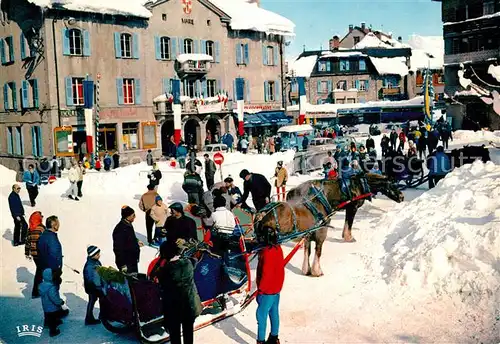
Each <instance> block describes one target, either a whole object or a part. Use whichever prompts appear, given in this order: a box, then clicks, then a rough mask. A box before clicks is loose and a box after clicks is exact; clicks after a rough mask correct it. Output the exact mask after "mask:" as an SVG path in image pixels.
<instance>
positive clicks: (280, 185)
mask: <svg viewBox="0 0 500 344" xmlns="http://www.w3.org/2000/svg"><path fill="white" fill-rule="evenodd" d="M329 153H330V152H329ZM330 154H331V153H330ZM274 176H275V177H276V181H275V186H276V194H277V195H278V201H279V200H280V199H281V200H282V201H285V200H286V182H287V181H288V171H287V170H286V168H284V167H283V161H278V166H277V167H276V169H275V170H274Z"/></svg>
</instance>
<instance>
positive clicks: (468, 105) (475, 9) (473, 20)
mask: <svg viewBox="0 0 500 344" xmlns="http://www.w3.org/2000/svg"><path fill="white" fill-rule="evenodd" d="M435 1H440V2H441V8H442V20H443V23H444V24H443V38H444V43H445V56H444V63H445V92H446V94H447V95H448V96H449V97H450V98H451V99H452V103H451V105H450V106H449V107H448V110H447V115H449V116H451V117H452V118H453V126H454V127H455V128H461V127H462V126H465V127H470V126H472V127H474V128H476V129H477V128H479V127H491V128H496V129H498V128H500V117H499V116H498V115H497V114H496V113H495V112H494V111H493V109H492V106H491V105H489V104H486V103H485V102H483V101H482V100H481V97H480V96H481V95H484V91H486V94H488V92H489V91H492V90H494V89H497V90H498V88H499V87H500V83H499V82H498V81H497V79H496V78H495V77H493V76H492V75H490V74H489V73H488V69H489V68H490V65H492V64H496V62H497V61H498V58H499V50H500V49H499V48H500V39H499V38H500V32H499V31H498V27H499V26H500V16H499V14H500V1H498V0H435ZM460 71H462V72H463V74H462V73H460V75H462V77H463V78H466V79H468V80H470V81H471V82H472V83H473V84H474V85H477V86H479V87H480V88H481V89H482V90H483V91H481V92H478V90H477V87H474V88H471V86H470V83H469V82H467V83H463V85H464V86H467V85H469V86H467V88H464V86H462V84H461V82H460V80H461V77H460V76H459V72H460Z"/></svg>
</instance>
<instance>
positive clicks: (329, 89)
mask: <svg viewBox="0 0 500 344" xmlns="http://www.w3.org/2000/svg"><path fill="white" fill-rule="evenodd" d="M331 91H332V81H331V80H328V92H331Z"/></svg>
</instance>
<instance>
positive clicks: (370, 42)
mask: <svg viewBox="0 0 500 344" xmlns="http://www.w3.org/2000/svg"><path fill="white" fill-rule="evenodd" d="M388 47H389V46H388V45H387V44H386V43H384V42H382V41H381V40H380V39H379V38H378V37H377V36H375V34H374V33H373V32H369V33H367V34H366V36H365V37H364V38H363V39H362V40H361V41H359V42H358V43H357V44H356V45H355V46H354V47H353V48H354V49H365V48H388Z"/></svg>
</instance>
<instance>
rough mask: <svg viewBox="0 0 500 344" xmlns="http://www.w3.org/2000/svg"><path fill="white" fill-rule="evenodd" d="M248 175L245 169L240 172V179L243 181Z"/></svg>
mask: <svg viewBox="0 0 500 344" xmlns="http://www.w3.org/2000/svg"><path fill="white" fill-rule="evenodd" d="M249 174H250V172H248V170H247V169H243V170H241V172H240V178H242V179H245V177H246V176H248V175H249Z"/></svg>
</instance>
